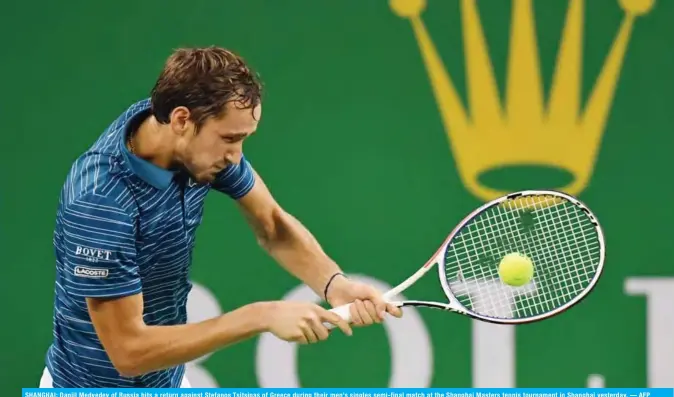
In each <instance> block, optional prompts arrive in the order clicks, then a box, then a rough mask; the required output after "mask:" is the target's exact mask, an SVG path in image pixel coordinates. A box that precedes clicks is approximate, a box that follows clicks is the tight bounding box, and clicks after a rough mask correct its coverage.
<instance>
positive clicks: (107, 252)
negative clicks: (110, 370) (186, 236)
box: [60, 194, 274, 376]
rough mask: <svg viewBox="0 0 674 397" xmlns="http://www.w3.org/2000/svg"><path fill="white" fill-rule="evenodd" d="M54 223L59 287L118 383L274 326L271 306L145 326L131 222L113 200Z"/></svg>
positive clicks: (87, 199)
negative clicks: (84, 314) (78, 303)
mask: <svg viewBox="0 0 674 397" xmlns="http://www.w3.org/2000/svg"><path fill="white" fill-rule="evenodd" d="M60 223H61V227H62V228H63V229H62V236H63V247H62V248H63V249H62V255H63V256H62V261H63V274H62V276H63V281H62V287H63V288H64V289H65V290H66V291H67V292H68V293H69V294H71V295H72V296H77V297H80V298H82V299H84V300H86V303H87V307H88V312H89V317H90V320H91V323H92V325H93V328H94V330H95V331H96V333H97V335H98V337H99V339H100V341H101V344H102V345H103V347H104V349H105V351H106V353H107V354H108V357H109V358H110V360H111V361H112V364H113V366H114V367H115V369H117V371H118V372H119V373H120V374H122V375H124V376H135V375H140V374H143V373H147V372H150V371H155V370H159V369H162V368H167V367H170V366H173V365H176V364H182V363H186V362H188V361H190V360H193V359H195V358H197V357H200V356H202V355H203V354H205V353H207V352H210V351H213V350H215V349H216V348H218V347H224V346H226V345H228V344H232V343H235V342H237V341H240V340H242V339H244V338H247V337H249V336H251V335H254V334H256V333H259V332H264V331H266V330H267V329H268V327H267V325H268V324H267V323H265V322H266V321H272V320H273V316H271V315H270V314H272V312H271V311H272V309H273V306H274V304H273V303H258V304H252V305H249V306H244V307H242V308H240V309H237V310H234V311H232V312H230V313H226V314H224V315H222V316H221V317H218V318H215V319H212V320H208V321H204V322H201V323H197V324H187V325H177V326H148V325H146V324H145V323H144V321H143V296H142V288H141V280H140V275H139V270H138V266H137V264H136V261H137V253H136V230H135V226H134V225H135V222H134V220H133V219H132V217H131V216H130V215H129V214H128V213H127V212H126V211H125V210H124V209H123V208H121V207H120V206H119V204H118V203H117V202H116V201H115V200H114V199H112V198H109V197H106V196H104V195H97V194H89V195H86V196H84V197H80V198H78V199H77V200H75V201H74V202H72V203H70V204H68V205H67V206H65V207H64V210H63V214H62V219H61V222H60ZM91 252H96V253H98V254H97V255H95V256H94V258H95V261H92V256H91V255H90V253H91ZM82 269H89V271H88V272H85V271H83V270H82ZM92 270H93V271H94V272H93V273H92ZM92 274H95V275H92Z"/></svg>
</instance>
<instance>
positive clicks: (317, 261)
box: [213, 157, 402, 325]
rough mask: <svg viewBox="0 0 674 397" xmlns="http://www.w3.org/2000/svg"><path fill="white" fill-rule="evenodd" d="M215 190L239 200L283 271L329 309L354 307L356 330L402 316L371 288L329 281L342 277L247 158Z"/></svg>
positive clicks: (223, 176)
mask: <svg viewBox="0 0 674 397" xmlns="http://www.w3.org/2000/svg"><path fill="white" fill-rule="evenodd" d="M213 187H214V188H215V189H216V190H219V191H220V192H223V193H225V194H227V195H229V196H230V197H231V198H233V199H235V200H237V202H238V204H239V207H240V208H241V210H242V212H243V214H244V216H245V218H246V220H247V221H248V223H249V224H250V225H251V226H252V229H253V231H254V233H255V236H256V237H257V240H258V241H259V243H260V245H261V246H262V247H263V248H264V249H265V250H266V251H267V252H268V253H269V255H270V256H272V257H273V258H274V259H275V260H276V262H278V263H279V264H280V265H281V266H282V267H283V268H285V269H286V270H287V271H288V272H290V273H291V274H292V275H294V276H295V277H297V278H298V279H300V280H301V281H302V282H304V283H305V284H306V285H308V286H309V287H310V288H311V289H312V290H313V291H314V292H315V293H316V294H317V295H318V296H320V297H321V298H325V299H326V300H327V301H328V302H329V303H330V304H331V305H332V306H333V307H334V306H338V305H342V304H346V303H353V305H352V306H351V310H350V312H351V318H352V321H353V323H354V324H357V325H360V324H364V325H368V324H372V323H375V322H380V321H381V320H383V318H384V313H385V312H388V313H391V314H393V315H394V316H396V317H400V316H402V311H401V310H400V309H399V308H397V307H396V306H394V305H391V304H387V303H386V302H384V300H383V298H382V295H381V293H380V292H379V291H377V290H376V289H375V288H373V287H371V286H369V285H365V284H363V283H360V282H356V281H350V280H347V279H346V278H344V277H336V278H334V279H332V280H333V281H330V279H331V277H332V276H333V275H335V274H337V273H341V269H340V268H339V266H338V265H337V264H336V263H335V262H334V261H333V260H332V259H330V257H328V255H327V254H326V253H325V252H324V251H323V249H322V248H321V246H320V245H319V244H318V242H317V241H316V239H315V238H314V236H313V235H312V234H311V233H310V232H309V231H308V230H307V229H306V228H305V227H304V226H303V225H302V224H301V223H300V222H299V221H298V220H297V219H295V217H293V216H292V215H290V214H288V213H287V212H286V211H284V210H283V209H282V208H281V206H280V205H279V204H278V203H277V202H276V200H275V199H274V198H273V197H272V195H271V193H270V192H269V190H268V189H267V186H265V184H264V182H263V181H262V178H260V176H259V175H258V174H257V173H256V172H255V171H254V170H253V168H252V167H251V166H250V164H248V162H247V161H246V159H245V157H244V158H242V160H241V162H240V163H239V164H236V165H231V166H230V167H228V168H227V169H225V170H224V171H223V172H222V173H221V174H220V175H218V178H217V179H216V181H215V183H214V184H213ZM328 282H330V285H329V289H327V287H326V285H327V284H328ZM326 291H327V296H324V292H326Z"/></svg>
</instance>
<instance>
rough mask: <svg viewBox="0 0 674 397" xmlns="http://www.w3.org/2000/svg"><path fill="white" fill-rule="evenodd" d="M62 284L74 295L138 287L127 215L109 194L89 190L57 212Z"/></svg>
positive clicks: (117, 293)
mask: <svg viewBox="0 0 674 397" xmlns="http://www.w3.org/2000/svg"><path fill="white" fill-rule="evenodd" d="M60 220H61V221H60V223H61V225H60V229H61V244H60V246H61V250H59V251H60V252H58V253H57V256H58V257H59V259H60V262H61V270H62V278H61V279H62V280H63V285H62V287H63V288H64V289H65V290H66V292H67V293H69V294H72V295H74V296H79V297H97V298H115V297H122V296H128V295H133V294H136V293H139V292H141V281H140V274H139V272H138V265H137V263H136V238H135V236H136V233H135V232H136V230H135V227H134V222H133V219H132V218H131V216H130V215H129V214H127V212H126V211H125V210H124V209H123V208H121V207H120V206H119V205H118V204H117V202H116V201H115V200H114V199H110V198H107V197H105V196H99V195H93V194H89V195H86V196H84V197H80V198H78V199H77V200H75V201H74V202H72V203H70V204H68V205H67V206H64V207H63V208H62V213H61V216H60Z"/></svg>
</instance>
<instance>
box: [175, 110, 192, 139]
mask: <svg viewBox="0 0 674 397" xmlns="http://www.w3.org/2000/svg"><path fill="white" fill-rule="evenodd" d="M169 120H170V121H169V122H170V124H171V129H172V130H173V131H175V132H176V133H177V134H178V135H181V136H183V135H185V134H186V133H187V132H188V131H190V130H191V129H192V124H193V123H192V121H191V120H190V110H189V109H188V108H186V107H185V106H178V107H176V108H175V109H173V111H172V112H171V116H170V119H169Z"/></svg>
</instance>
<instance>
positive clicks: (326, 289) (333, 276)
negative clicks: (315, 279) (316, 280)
mask: <svg viewBox="0 0 674 397" xmlns="http://www.w3.org/2000/svg"><path fill="white" fill-rule="evenodd" d="M337 276H343V277H346V275H345V274H344V273H335V274H333V275H332V277H330V279H329V280H328V283H327V284H325V290H324V291H323V297H324V298H325V300H326V301H327V300H328V288H330V284H331V283H332V280H334V279H335V277H337Z"/></svg>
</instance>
